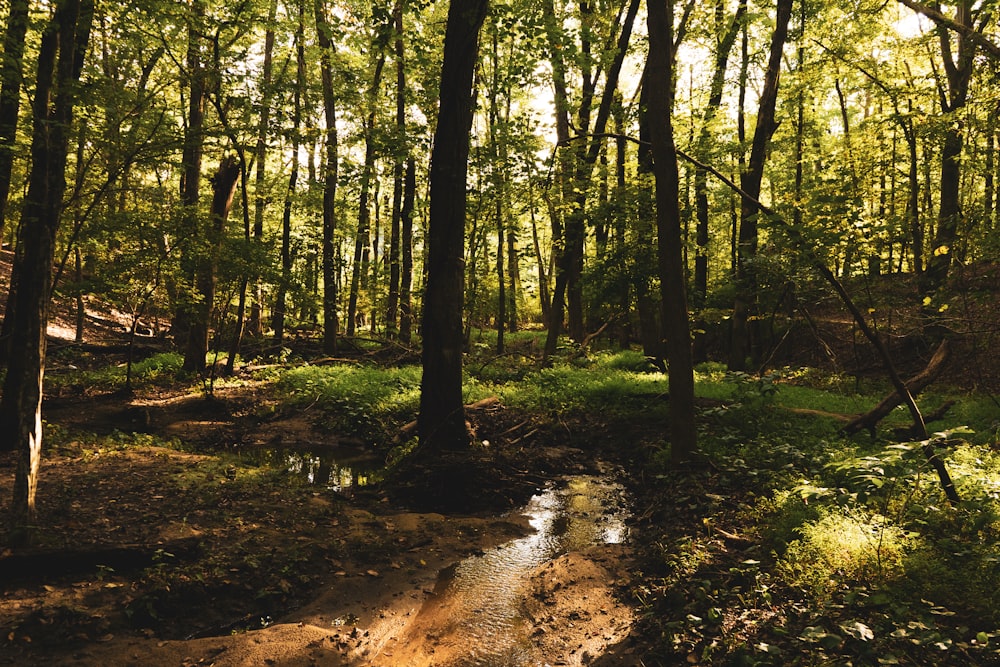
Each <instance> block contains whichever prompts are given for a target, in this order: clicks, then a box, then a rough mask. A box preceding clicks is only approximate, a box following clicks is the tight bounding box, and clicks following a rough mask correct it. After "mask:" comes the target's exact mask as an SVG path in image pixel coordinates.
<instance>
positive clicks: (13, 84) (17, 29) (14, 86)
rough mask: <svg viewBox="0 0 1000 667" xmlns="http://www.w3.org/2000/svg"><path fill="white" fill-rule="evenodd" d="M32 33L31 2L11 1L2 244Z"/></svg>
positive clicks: (1, 138)
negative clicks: (28, 41)
mask: <svg viewBox="0 0 1000 667" xmlns="http://www.w3.org/2000/svg"><path fill="white" fill-rule="evenodd" d="M27 30H28V0H11V3H10V12H9V13H8V14H7V32H6V33H5V35H4V41H3V61H2V63H0V243H2V241H3V233H4V228H5V226H6V222H7V199H8V196H9V195H10V182H11V172H12V170H13V166H14V144H15V142H16V140H17V116H18V112H19V110H20V108H21V79H22V72H23V63H22V62H21V58H22V56H23V55H24V36H25V33H26V32H27Z"/></svg>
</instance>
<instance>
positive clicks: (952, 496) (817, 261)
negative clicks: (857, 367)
mask: <svg viewBox="0 0 1000 667" xmlns="http://www.w3.org/2000/svg"><path fill="white" fill-rule="evenodd" d="M677 155H678V156H679V157H681V158H683V159H685V160H687V161H688V162H690V163H691V164H693V165H694V166H696V167H700V168H702V169H704V170H706V171H707V172H709V173H710V174H712V175H713V176H715V177H716V178H718V179H719V180H721V181H722V182H723V183H725V184H726V186H727V187H729V188H730V189H731V190H733V191H734V192H736V193H737V194H739V195H740V196H741V197H743V198H745V199H747V200H748V201H750V202H753V204H754V205H755V206H756V207H757V208H758V209H759V210H760V212H761V213H763V214H764V215H766V216H768V218H769V219H770V220H772V221H773V222H775V223H777V224H778V225H780V226H781V228H782V229H783V230H784V231H785V233H786V234H788V236H789V238H790V239H791V241H792V243H793V244H795V245H796V246H797V247H798V250H799V252H801V253H802V254H803V255H805V257H806V258H807V259H808V260H809V262H810V263H811V264H812V266H813V268H814V269H816V271H817V272H818V273H819V274H820V275H821V276H823V278H824V279H825V280H826V281H827V282H828V283H829V284H830V286H831V287H833V289H834V291H835V292H836V293H837V296H839V297H840V300H841V302H842V303H843V304H844V307H846V308H847V310H848V311H849V312H850V313H851V317H852V318H853V319H854V322H855V324H857V325H858V328H859V329H860V330H861V333H863V334H864V336H865V338H867V339H868V341H869V342H870V343H871V344H872V346H873V347H874V348H875V351H876V352H878V356H879V358H880V359H881V360H882V365H883V367H884V368H885V372H886V374H887V375H888V376H889V381H890V382H891V383H892V386H893V387H894V388H895V390H896V393H897V394H899V396H900V398H901V402H902V403H905V404H906V407H907V409H908V410H909V411H910V416H911V417H912V418H913V429H914V431H915V432H916V433H918V434H919V439H921V440H923V439H926V438H927V425H926V423H925V422H924V417H923V415H921V414H920V408H919V407H917V402H916V400H914V398H913V394H911V393H910V390H909V389H907V388H906V383H905V382H903V379H902V378H901V377H899V372H898V371H897V370H896V366H895V365H894V364H893V363H892V357H891V356H889V350H888V348H887V347H886V346H885V342H884V341H883V340H882V339H881V338H880V337H879V336H878V335H877V334H876V333H875V332H874V331H873V330H872V328H871V327H870V326H869V325H868V322H867V320H865V316H864V315H863V314H862V312H861V310H860V309H859V308H858V306H857V304H855V303H854V299H852V298H851V295H850V294H848V293H847V290H846V289H845V288H844V285H843V284H842V283H841V282H840V280H838V279H837V276H835V275H834V274H833V271H831V270H830V267H828V266H827V265H826V263H825V262H824V261H823V260H822V258H821V257H820V256H819V255H818V254H817V253H816V249H815V248H813V246H812V245H810V244H809V242H808V241H807V240H806V239H805V238H803V236H802V232H801V231H800V230H799V229H798V228H797V227H796V226H795V225H792V224H791V223H789V222H788V221H787V220H785V219H784V218H783V217H782V216H780V215H778V213H777V212H776V211H775V210H774V209H772V208H771V207H769V206H767V205H765V204H763V203H762V202H761V201H760V200H759V199H757V198H756V197H753V196H751V195H750V194H749V193H747V192H746V191H745V190H744V189H743V188H741V187H740V186H738V185H736V184H735V183H733V182H732V181H731V180H730V179H729V178H728V177H727V176H726V175H725V174H723V173H722V172H720V171H719V170H718V169H715V168H714V167H712V166H710V165H707V164H705V163H703V162H701V161H699V160H696V159H695V158H693V157H691V156H690V155H687V154H686V153H684V151H681V150H679V149H678V150H677ZM923 451H924V456H926V457H927V462H928V463H930V464H931V466H932V467H933V468H934V471H935V472H936V473H937V475H938V479H939V480H940V482H941V489H942V490H943V491H944V495H945V496H947V498H948V502H950V503H951V504H952V505H958V503H959V497H958V491H956V490H955V483H954V482H953V481H952V479H951V475H949V474H948V468H947V467H946V466H945V465H944V461H943V460H941V457H940V456H938V455H937V452H935V451H934V447H932V446H931V445H929V444H928V445H925V446H924V448H923Z"/></svg>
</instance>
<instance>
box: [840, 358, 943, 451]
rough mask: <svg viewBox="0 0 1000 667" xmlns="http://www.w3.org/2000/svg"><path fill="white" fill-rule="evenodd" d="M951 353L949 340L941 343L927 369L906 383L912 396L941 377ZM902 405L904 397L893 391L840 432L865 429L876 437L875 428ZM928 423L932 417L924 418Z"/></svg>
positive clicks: (852, 432) (853, 432)
mask: <svg viewBox="0 0 1000 667" xmlns="http://www.w3.org/2000/svg"><path fill="white" fill-rule="evenodd" d="M949 352H950V348H949V346H948V340H947V339H945V340H943V341H941V344H940V345H938V348H937V350H935V351H934V355H933V356H932V357H931V360H930V361H929V362H928V363H927V367H926V368H924V370H922V371H920V372H919V373H918V374H916V375H914V376H913V377H912V378H910V379H909V380H907V381H906V388H907V390H908V391H909V392H910V394H911V395H912V396H916V395H917V394H919V393H920V392H921V391H923V390H924V389H925V388H926V387H927V385H929V384H930V383H931V382H933V381H934V380H935V378H937V377H938V376H939V375H941V372H942V371H943V370H944V365H945V362H946V361H947V360H948V356H949ZM902 403H903V397H902V396H901V395H900V393H899V392H898V391H893V392H892V393H891V394H889V395H888V396H886V397H885V398H883V399H882V401H881V402H880V403H879V404H878V405H876V406H875V407H874V408H872V409H871V410H869V411H868V412H866V413H865V414H863V415H860V416H858V417H856V418H855V419H853V420H851V421H850V422H848V423H847V424H846V425H845V426H844V427H843V428H842V429H840V430H841V432H843V433H845V434H846V435H854V434H855V433H857V432H858V431H861V430H862V429H864V430H867V431H868V432H869V433H871V434H872V435H873V436H874V435H875V427H876V426H878V423H879V422H880V421H882V420H883V419H885V418H886V417H887V416H888V415H889V414H890V413H891V412H892V411H893V410H895V409H896V407H897V406H899V405H902ZM928 421H930V417H929V416H925V417H924V418H923V422H924V423H925V424H926V423H927V422H928ZM911 431H912V432H914V433H916V435H917V436H919V437H920V438H921V439H922V438H924V437H926V435H921V434H920V433H919V432H917V431H916V430H915V429H913V428H912V427H911Z"/></svg>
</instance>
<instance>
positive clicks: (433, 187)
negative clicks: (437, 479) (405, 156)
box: [418, 0, 488, 452]
mask: <svg viewBox="0 0 1000 667" xmlns="http://www.w3.org/2000/svg"><path fill="white" fill-rule="evenodd" d="M487 6H488V2H487V0H452V2H451V4H450V6H449V9H448V24H447V27H446V29H445V38H444V62H443V64H442V67H441V92H440V107H439V112H438V121H437V129H436V130H435V132H434V147H433V149H432V153H431V173H430V207H431V211H430V225H429V229H428V244H429V249H428V250H429V254H428V261H427V285H426V288H425V292H424V314H423V335H424V344H423V354H422V362H423V379H422V381H421V386H420V415H419V417H418V424H419V426H418V430H419V442H420V446H421V447H422V448H425V449H426V450H429V451H436V452H441V451H449V450H450V451H454V450H464V449H465V448H467V447H468V445H469V433H468V430H467V428H466V425H465V409H464V405H463V402H462V303H463V298H462V297H463V293H464V276H465V274H464V262H463V258H464V252H465V248H464V242H465V197H466V176H467V170H468V158H469V132H470V130H471V128H472V114H473V106H474V100H473V95H472V90H473V87H472V74H473V70H474V68H475V65H476V60H477V56H478V50H479V29H480V27H481V26H482V24H483V19H484V18H485V16H486V10H487Z"/></svg>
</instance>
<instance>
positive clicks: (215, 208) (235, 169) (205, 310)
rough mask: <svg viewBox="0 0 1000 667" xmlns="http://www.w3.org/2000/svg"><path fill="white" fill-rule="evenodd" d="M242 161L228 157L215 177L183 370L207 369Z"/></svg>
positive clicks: (197, 273) (196, 278) (224, 159)
mask: <svg viewBox="0 0 1000 667" xmlns="http://www.w3.org/2000/svg"><path fill="white" fill-rule="evenodd" d="M239 177H240V165H239V161H238V160H236V159H235V158H234V157H232V156H226V157H224V158H223V159H222V161H221V162H220V163H219V170H218V171H217V172H216V174H215V176H213V177H212V208H211V212H210V221H211V222H210V225H209V227H208V229H206V230H205V232H206V233H205V240H206V242H207V246H208V247H207V248H206V249H205V251H204V252H202V253H201V254H200V256H199V258H198V265H197V269H196V271H195V290H196V291H197V298H196V300H195V304H194V307H193V308H192V310H191V319H190V326H189V329H188V332H189V333H188V342H187V349H186V350H185V353H184V368H185V370H191V371H195V372H198V373H201V372H202V371H204V370H205V355H207V354H208V336H209V332H210V330H211V325H212V314H213V312H214V307H215V287H216V282H217V279H218V268H219V252H220V250H221V249H222V241H223V238H224V236H225V228H226V219H227V218H228V217H229V211H230V209H231V208H232V205H233V196H234V195H235V194H236V184H237V183H238V182H239Z"/></svg>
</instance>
